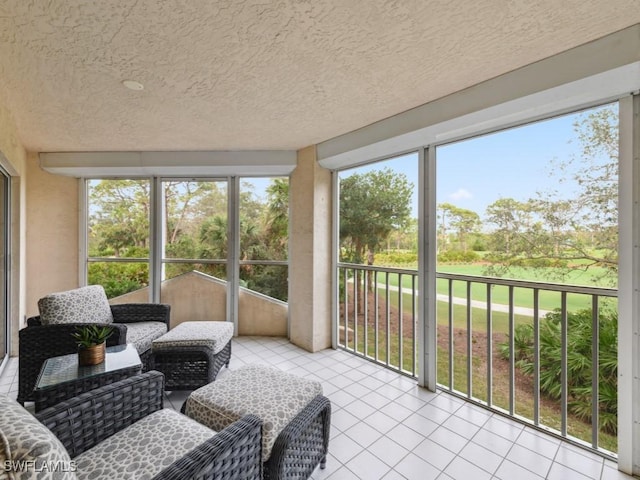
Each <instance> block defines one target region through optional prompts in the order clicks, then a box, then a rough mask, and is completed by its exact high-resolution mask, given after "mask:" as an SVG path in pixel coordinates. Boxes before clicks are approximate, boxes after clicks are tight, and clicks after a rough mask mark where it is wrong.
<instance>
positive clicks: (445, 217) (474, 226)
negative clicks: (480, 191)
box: [437, 203, 481, 252]
mask: <svg viewBox="0 0 640 480" xmlns="http://www.w3.org/2000/svg"><path fill="white" fill-rule="evenodd" d="M437 215H438V220H439V222H440V223H439V228H438V230H439V232H440V243H442V244H443V245H446V244H447V243H448V240H449V235H448V232H449V230H453V232H454V233H455V236H456V238H457V241H458V244H459V245H460V249H461V250H462V251H463V252H466V251H467V249H468V245H467V239H468V238H469V235H470V234H472V233H476V232H478V230H479V229H480V226H481V222H480V215H478V214H477V213H476V212H474V211H473V210H467V209H465V208H460V207H456V206H455V205H452V204H450V203H441V204H439V205H438V207H437ZM447 222H448V223H447Z"/></svg>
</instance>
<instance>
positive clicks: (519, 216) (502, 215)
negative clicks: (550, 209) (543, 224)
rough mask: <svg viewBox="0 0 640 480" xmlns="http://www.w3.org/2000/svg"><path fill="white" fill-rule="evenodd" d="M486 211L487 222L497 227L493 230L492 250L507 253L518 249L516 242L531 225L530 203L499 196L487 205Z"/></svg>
mask: <svg viewBox="0 0 640 480" xmlns="http://www.w3.org/2000/svg"><path fill="white" fill-rule="evenodd" d="M486 213H487V217H486V221H487V223H489V224H493V225H495V226H496V227H497V228H496V229H495V230H493V231H492V232H491V239H490V241H491V247H492V250H494V251H496V252H503V253H504V254H506V255H510V254H511V253H512V252H513V251H514V250H516V251H518V249H517V248H516V246H515V245H514V243H515V242H516V239H517V238H518V236H520V235H522V234H523V233H524V231H525V229H526V228H527V227H528V226H529V225H531V208H530V205H529V204H528V203H526V202H519V201H517V200H514V199H513V198H499V199H498V200H496V201H495V202H493V203H492V204H491V205H489V206H488V207H487V212H486ZM518 253H519V252H518Z"/></svg>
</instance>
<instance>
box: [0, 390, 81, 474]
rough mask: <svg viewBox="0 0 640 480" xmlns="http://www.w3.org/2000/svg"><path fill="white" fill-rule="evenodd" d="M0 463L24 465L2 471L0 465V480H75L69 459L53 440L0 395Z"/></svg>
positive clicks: (40, 426) (27, 416) (26, 415)
mask: <svg viewBox="0 0 640 480" xmlns="http://www.w3.org/2000/svg"><path fill="white" fill-rule="evenodd" d="M3 457H4V458H3ZM0 459H1V460H10V461H13V462H25V463H24V464H23V465H24V466H25V467H24V468H18V469H11V470H6V471H5V463H4V461H3V462H2V464H0V479H14V478H15V479H21V480H22V479H24V480H26V479H34V480H35V479H38V480H72V479H75V478H77V477H76V474H75V473H74V472H72V471H69V470H73V466H72V463H71V458H69V453H67V450H66V449H65V448H64V446H63V445H62V443H60V441H59V440H58V439H57V438H56V436H55V435H54V434H53V433H51V431H50V430H49V429H47V428H46V427H45V426H44V425H42V424H41V423H40V422H38V420H36V418H35V417H34V416H33V415H31V414H30V413H29V412H27V411H26V410H25V409H24V408H22V407H21V406H20V405H19V404H18V402H16V401H15V400H12V399H11V398H9V397H8V396H6V395H2V394H0ZM31 462H35V463H31ZM54 466H57V467H54ZM65 470H67V471H65Z"/></svg>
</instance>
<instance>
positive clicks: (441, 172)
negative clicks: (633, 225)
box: [341, 113, 581, 218]
mask: <svg viewBox="0 0 640 480" xmlns="http://www.w3.org/2000/svg"><path fill="white" fill-rule="evenodd" d="M579 115H581V114H579V113H578V114H571V115H565V116H562V117H557V118H553V119H550V120H545V121H542V122H536V123H532V124H529V125H525V126H522V127H518V128H512V129H509V130H504V131H501V132H496V133H493V134H490V135H484V136H481V137H476V138H472V139H468V140H464V141H460V142H456V143H451V144H447V145H442V146H439V147H437V150H436V158H437V160H436V162H437V163H436V168H437V182H436V195H437V202H438V203H445V202H447V203H451V204H454V205H456V206H458V207H460V208H466V209H469V210H473V211H475V212H476V213H478V214H479V215H480V217H481V218H483V217H484V216H485V210H486V208H487V206H488V205H490V204H491V203H493V202H495V201H496V200H497V199H499V198H514V199H515V200H519V201H525V200H527V199H529V198H534V197H535V196H536V192H548V191H550V190H557V191H559V192H561V195H562V196H565V197H570V196H571V193H573V192H574V191H575V190H576V188H577V185H576V183H575V181H573V180H571V178H570V176H568V177H567V178H568V181H566V182H564V183H560V178H561V176H562V175H560V173H559V172H558V171H557V170H555V171H554V169H553V164H554V162H558V161H565V160H568V159H570V158H572V157H576V158H579V156H580V145H579V142H578V141H577V139H576V134H575V131H574V127H573V123H574V122H575V120H576V119H577V118H578V116H579ZM417 158H418V157H417V154H409V155H404V156H402V157H398V158H395V159H392V160H388V161H384V162H379V163H376V164H373V165H368V166H364V167H359V168H356V169H352V170H348V171H345V172H343V173H342V174H341V175H342V176H348V175H350V174H352V173H355V172H365V171H368V170H372V169H381V168H384V167H385V166H389V167H390V168H392V169H393V170H395V171H398V172H403V173H405V174H406V175H407V177H408V178H409V179H410V180H411V181H413V182H414V185H415V186H416V188H415V189H414V190H415V194H414V199H413V203H414V212H417V176H418V160H417ZM565 176H566V175H565ZM414 214H416V213H414ZM416 215H417V214H416Z"/></svg>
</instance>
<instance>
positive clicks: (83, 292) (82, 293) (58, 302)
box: [38, 285, 113, 325]
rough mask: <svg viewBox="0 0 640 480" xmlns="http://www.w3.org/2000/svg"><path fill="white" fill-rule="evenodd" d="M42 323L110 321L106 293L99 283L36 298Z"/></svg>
mask: <svg viewBox="0 0 640 480" xmlns="http://www.w3.org/2000/svg"><path fill="white" fill-rule="evenodd" d="M38 309H39V310H40V321H41V322H42V324H43V325H55V324H60V323H112V322H113V315H112V314H111V307H110V306H109V300H107V294H106V293H105V292H104V288H102V286H100V285H90V286H88V287H82V288H76V289H75V290H68V291H66V292H60V293H52V294H51V295H47V296H46V297H43V298H41V299H40V300H38Z"/></svg>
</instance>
